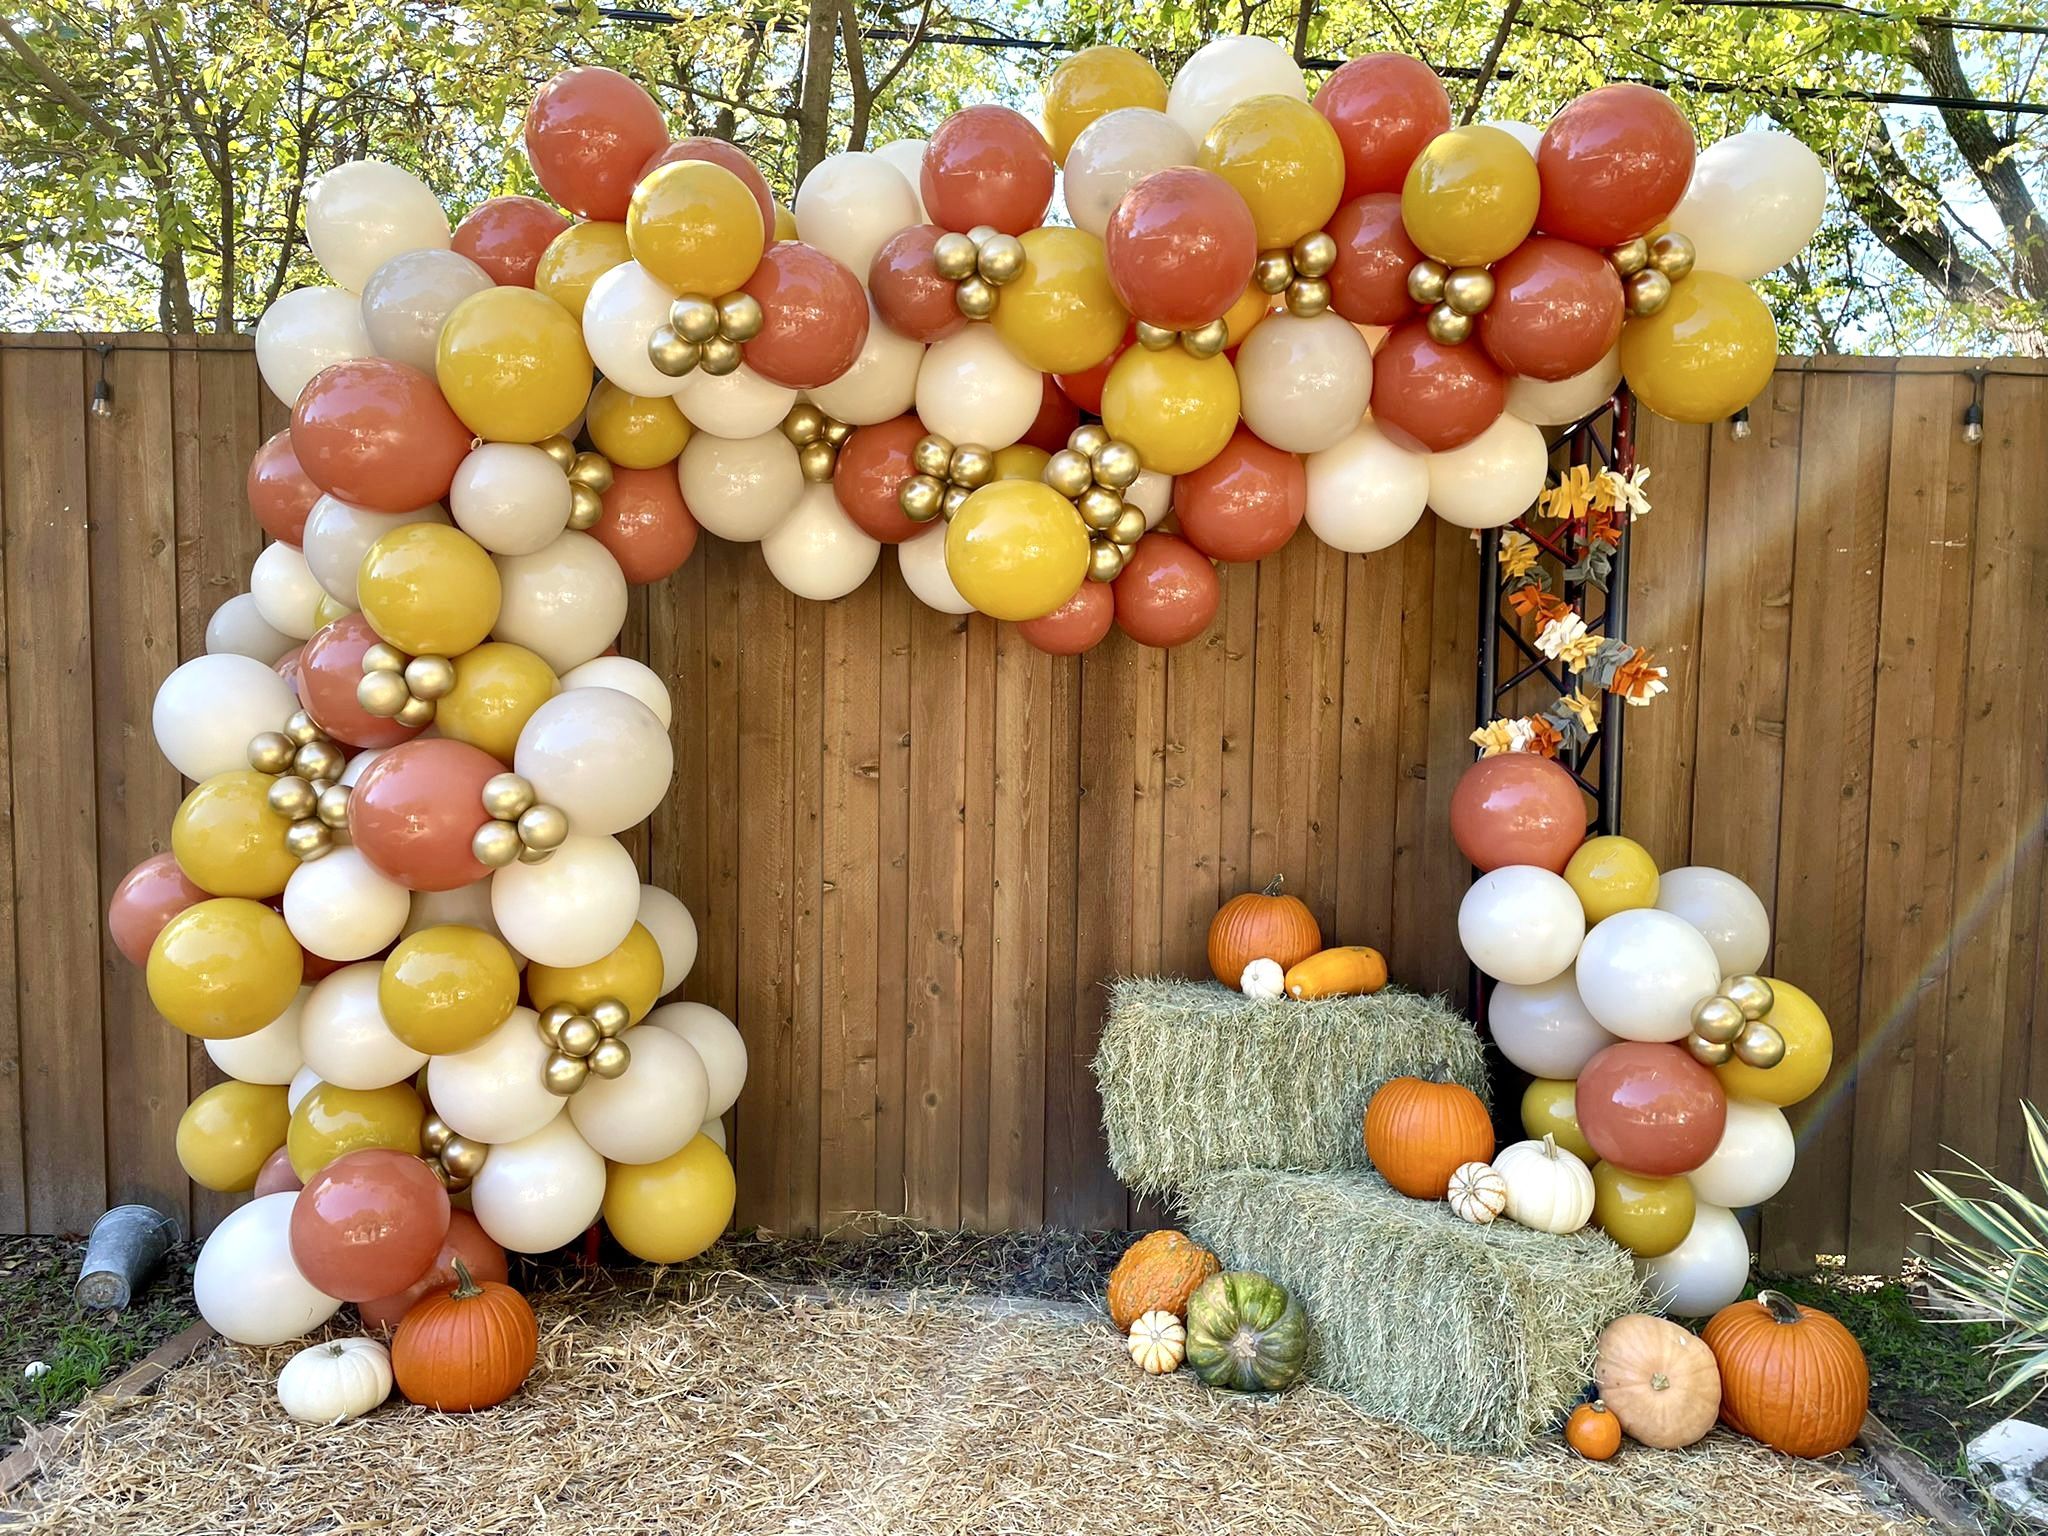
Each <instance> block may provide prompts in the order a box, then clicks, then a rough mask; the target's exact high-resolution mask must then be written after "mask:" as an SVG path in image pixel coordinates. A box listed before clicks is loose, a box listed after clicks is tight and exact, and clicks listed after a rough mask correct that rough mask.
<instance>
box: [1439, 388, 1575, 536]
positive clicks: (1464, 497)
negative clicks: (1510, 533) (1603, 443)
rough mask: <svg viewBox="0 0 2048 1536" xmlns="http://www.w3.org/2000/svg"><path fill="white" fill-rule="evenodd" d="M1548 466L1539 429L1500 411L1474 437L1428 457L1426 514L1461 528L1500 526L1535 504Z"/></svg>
mask: <svg viewBox="0 0 2048 1536" xmlns="http://www.w3.org/2000/svg"><path fill="white" fill-rule="evenodd" d="M1549 468H1550V445H1549V444H1548V443H1547V442H1545V441H1544V439H1543V433H1542V431H1541V430H1540V429H1538V428H1537V427H1534V426H1532V425H1531V424H1530V423H1528V422H1526V421H1523V420H1522V419H1521V418H1520V417H1517V416H1510V415H1508V414H1507V413H1506V412H1502V413H1501V414H1500V415H1499V416H1496V417H1495V418H1494V419H1493V422H1492V424H1491V425H1490V426H1488V427H1487V428H1486V429H1485V430H1484V431H1483V432H1481V433H1480V434H1479V435H1478V436H1477V437H1475V438H1473V439H1471V441H1469V442H1464V443H1460V444H1459V445H1458V446H1457V447H1455V448H1446V449H1444V450H1443V451H1442V452H1440V453H1432V454H1431V455H1430V456H1429V505H1430V510H1431V511H1433V512H1435V513H1436V515H1437V516H1438V517H1440V518H1442V519H1443V520H1444V521H1445V522H1447V523H1453V524H1456V525H1457V526H1458V527H1460V528H1499V527H1502V526H1504V525H1505V524H1507V523H1511V522H1513V521H1514V520H1515V519H1516V518H1518V517H1520V516H1521V515H1522V514H1523V513H1524V512H1527V511H1528V510H1529V508H1530V507H1531V506H1533V505H1534V504H1535V501H1536V498H1537V496H1538V495H1539V494H1541V492H1542V490H1543V478H1544V475H1545V474H1546V473H1547V472H1548V471H1549Z"/></svg>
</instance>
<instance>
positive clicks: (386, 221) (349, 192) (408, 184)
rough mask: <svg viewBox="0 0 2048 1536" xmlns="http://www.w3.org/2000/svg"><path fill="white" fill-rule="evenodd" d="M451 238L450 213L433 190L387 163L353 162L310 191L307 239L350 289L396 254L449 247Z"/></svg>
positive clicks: (318, 257) (357, 287)
mask: <svg viewBox="0 0 2048 1536" xmlns="http://www.w3.org/2000/svg"><path fill="white" fill-rule="evenodd" d="M448 240H449V235H448V215H447V214H445V213H443V212H442V211H441V203H440V200H439V199H438V198H436V197H435V196H434V194H433V191H432V189H431V188H429V187H428V186H427V184H426V183H425V182H423V181H421V180H420V179H419V177H417V176H415V175H413V173H412V172H411V171H407V170H401V169H400V168H399V167H397V166H395V165H392V164H390V163H389V162H387V161H383V160H351V161H349V162H347V163H346V164H344V165H337V166H336V167H335V168H334V169H333V170H331V171H329V172H328V173H327V174H326V175H325V176H322V177H321V178H320V179H319V180H318V181H316V182H314V183H313V185H312V186H311V187H310V188H308V189H307V192H306V243H307V244H308V245H310V246H312V247H313V256H314V258H315V259H316V260H317V261H318V262H319V263H320V265H321V266H322V267H324V268H325V269H326V271H327V275H328V276H329V277H331V278H333V279H334V281H335V282H337V283H339V284H340V285H341V286H342V287H344V288H346V289H348V290H349V291H350V292H351V293H360V292H361V291H362V288H363V285H364V284H365V283H367V282H368V281H369V280H370V275H371V274H372V273H373V272H375V271H376V270H377V269H378V268H379V267H381V266H383V265H384V263H385V262H387V261H389V260H391V258H392V257H394V256H402V255H404V254H405V253H406V252H407V251H425V250H433V249H437V248H438V249H441V250H446V249H447V248H448Z"/></svg>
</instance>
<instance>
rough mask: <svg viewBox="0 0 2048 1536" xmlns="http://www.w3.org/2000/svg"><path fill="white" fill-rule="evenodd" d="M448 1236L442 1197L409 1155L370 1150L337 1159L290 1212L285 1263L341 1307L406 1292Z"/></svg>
mask: <svg viewBox="0 0 2048 1536" xmlns="http://www.w3.org/2000/svg"><path fill="white" fill-rule="evenodd" d="M447 1235H448V1191H447V1190H445V1189H443V1188H442V1187H441V1182H440V1180H438V1179H436V1178H435V1177H434V1176H433V1174H431V1173H429V1172H428V1171H427V1165H426V1164H425V1163H424V1162H422V1161H421V1160H420V1159H419V1158H418V1157H415V1156H412V1155H411V1154H409V1153H405V1152H398V1151H393V1150H391V1149H389V1148H383V1147H373V1148H367V1149H365V1150H364V1151H361V1152H351V1153H349V1154H348V1155H347V1156H345V1157H337V1158H336V1159H335V1160H334V1161H333V1162H331V1163H329V1164H328V1165H327V1166H326V1167H325V1168H322V1169H321V1170H320V1171H319V1172H318V1173H316V1174H314V1175H313V1177H312V1178H310V1179H308V1180H307V1181H306V1187H305V1188H304V1189H302V1190H301V1191H299V1198H298V1201H297V1203H296V1204H294V1205H293V1206H292V1223H291V1246H292V1262H293V1263H294V1264H296V1265H297V1266H298V1269H299V1273H300V1274H302V1275H304V1276H305V1277H306V1279H307V1280H308V1281H309V1282H311V1284H312V1285H313V1286H314V1287H315V1288H317V1289H319V1290H322V1291H325V1292H326V1293H327V1294H328V1295H330V1296H339V1297H340V1298H341V1299H342V1300H343V1301H368V1300H370V1299H371V1298H372V1297H375V1296H388V1295H390V1294H391V1293H392V1292H393V1291H396V1290H400V1289H402V1288H403V1287H405V1286H408V1285H410V1284H411V1283H412V1282H413V1281H414V1280H415V1279H416V1278H418V1276H419V1274H420V1272H421V1271H422V1270H424V1269H425V1268H426V1267H427V1266H428V1265H429V1264H431V1263H433V1262H434V1259H435V1256H436V1255H437V1254H439V1253H440V1251H441V1242H442V1240H443V1239H444V1238H446V1237H447Z"/></svg>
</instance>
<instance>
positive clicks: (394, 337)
mask: <svg viewBox="0 0 2048 1536" xmlns="http://www.w3.org/2000/svg"><path fill="white" fill-rule="evenodd" d="M493 286H495V285H494V284H493V283H492V281H491V274H490V273H488V272H486V271H485V270H484V269H483V268H482V267H480V266H478V265H477V264H476V263H475V262H473V261H471V260H470V259H469V258H468V257H467V256H464V255H463V254H462V253H461V252H460V251H448V250H439V249H435V248H432V247H429V248H428V249H426V250H420V251H406V252H404V253H403V254H401V255H397V256H394V257H392V258H391V259H390V260H389V261H387V262H385V263H384V265H382V266H381V267H379V268H378V269H377V270H376V271H375V272H372V273H371V274H370V280H369V281H368V282H366V283H364V284H363V329H364V330H366V331H368V332H369V334H370V345H371V346H373V347H375V348H376V349H377V355H378V356H379V357H388V358H390V359H391V360H392V361H394V362H399V363H404V364H405V365H406V366H407V367H408V368H417V369H419V371H420V372H421V373H424V374H425V375H427V377H428V378H432V377H433V376H434V364H435V361H436V357H437V354H438V351H439V346H440V341H441V325H442V323H443V322H444V321H446V320H447V318H448V312H449V311H450V310H451V309H453V308H454V307H455V306H456V305H458V304H460V303H461V302H462V301H463V300H464V299H466V298H468V297H469V296H470V295H471V294H473V293H482V292H483V291H484V290H485V289H486V288H490V287H493Z"/></svg>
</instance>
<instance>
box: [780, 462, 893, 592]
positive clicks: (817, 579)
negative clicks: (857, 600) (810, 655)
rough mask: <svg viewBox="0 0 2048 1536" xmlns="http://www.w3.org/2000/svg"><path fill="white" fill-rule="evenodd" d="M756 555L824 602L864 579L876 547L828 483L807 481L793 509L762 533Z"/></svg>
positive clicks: (877, 554) (791, 585) (785, 580)
mask: <svg viewBox="0 0 2048 1536" xmlns="http://www.w3.org/2000/svg"><path fill="white" fill-rule="evenodd" d="M761 555H762V558H763V559H765V560H766V561H767V562H768V572H769V574H770V575H771V576H773V577H774V578H775V579H776V580H777V581H779V582H781V583H782V584H783V586H785V587H787V588H788V589H789V590H790V591H792V592H794V593H795V594H796V595H797V596H798V597H807V598H809V599H810V600H811V601H812V602H818V603H827V602H831V601H832V600H833V599H834V598H840V597H844V596H846V595H847V593H849V592H852V591H855V590H856V589H857V588H859V586H860V585H861V583H862V582H864V581H866V580H867V579H868V576H869V575H870V574H871V573H872V572H873V571H874V568H875V565H876V563H877V562H878V561H879V560H880V559H881V558H882V546H881V544H880V542H878V541H877V540H875V539H873V538H871V537H869V535H868V534H866V533H865V532H863V531H862V530H861V528H860V527H859V525H858V524H856V523H855V522H854V520H853V519H852V518H850V517H848V516H847V515H846V513H845V511H844V510H843V509H842V508H841V507H840V505H839V498H838V497H837V496H836V495H834V494H833V492H832V487H831V486H830V485H807V486H805V487H804V493H803V496H802V497H801V498H800V499H799V500H798V502H797V504H796V510H795V511H793V512H791V513H790V514H789V516H787V517H785V518H784V519H783V520H782V521H781V522H780V523H778V524H777V525H776V526H775V527H774V528H772V529H770V530H769V531H768V533H767V535H766V536H765V537H763V538H762V540H761Z"/></svg>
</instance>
